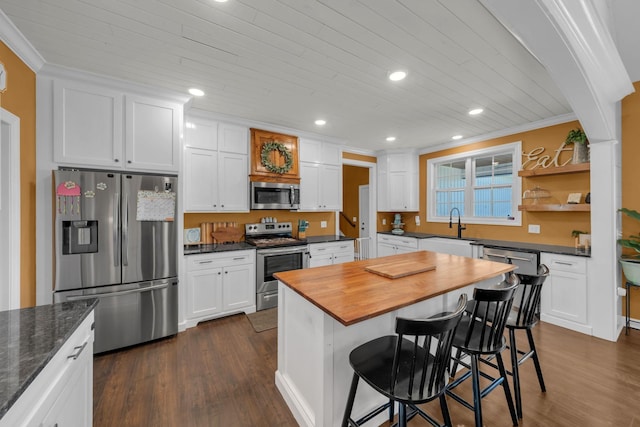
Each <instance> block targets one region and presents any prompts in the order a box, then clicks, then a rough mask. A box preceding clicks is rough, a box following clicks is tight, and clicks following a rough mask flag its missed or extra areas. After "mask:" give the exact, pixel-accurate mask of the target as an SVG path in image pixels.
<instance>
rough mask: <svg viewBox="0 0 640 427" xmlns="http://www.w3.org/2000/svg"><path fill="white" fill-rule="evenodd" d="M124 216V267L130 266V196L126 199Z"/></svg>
mask: <svg viewBox="0 0 640 427" xmlns="http://www.w3.org/2000/svg"><path fill="white" fill-rule="evenodd" d="M122 216H123V218H122V265H129V249H128V248H129V194H127V196H126V197H124V209H123V212H122Z"/></svg>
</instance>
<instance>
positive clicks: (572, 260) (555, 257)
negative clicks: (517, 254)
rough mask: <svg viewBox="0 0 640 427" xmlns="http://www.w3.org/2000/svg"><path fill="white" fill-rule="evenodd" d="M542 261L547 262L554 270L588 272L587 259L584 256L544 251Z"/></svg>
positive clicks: (577, 272) (550, 268)
mask: <svg viewBox="0 0 640 427" xmlns="http://www.w3.org/2000/svg"><path fill="white" fill-rule="evenodd" d="M540 261H541V262H542V263H543V264H546V266H547V267H549V270H551V271H552V272H553V271H566V272H569V273H576V274H586V272H587V259H586V258H582V257H575V256H570V255H559V254H550V253H543V254H542V257H541V260H540Z"/></svg>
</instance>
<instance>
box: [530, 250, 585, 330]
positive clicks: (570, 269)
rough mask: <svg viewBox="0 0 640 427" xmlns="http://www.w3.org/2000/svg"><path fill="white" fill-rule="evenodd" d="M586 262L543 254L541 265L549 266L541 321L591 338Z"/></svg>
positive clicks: (569, 257) (572, 257)
mask: <svg viewBox="0 0 640 427" xmlns="http://www.w3.org/2000/svg"><path fill="white" fill-rule="evenodd" d="M588 261H589V260H588V259H587V258H584V257H576V256H570V255H558V254H550V253H542V254H541V256H540V262H541V263H543V264H545V265H546V266H547V267H549V277H547V280H546V281H545V283H544V285H543V286H542V301H541V304H540V305H541V306H540V314H541V319H542V320H543V321H545V322H549V323H553V324H555V325H558V326H562V327H565V328H568V329H572V330H574V331H578V332H582V333H585V334H589V335H591V332H592V331H591V329H592V328H591V325H590V324H589V312H588V309H587V307H588V305H587V304H588V289H589V286H588V274H587V272H588Z"/></svg>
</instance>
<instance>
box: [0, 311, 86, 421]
mask: <svg viewBox="0 0 640 427" xmlns="http://www.w3.org/2000/svg"><path fill="white" fill-rule="evenodd" d="M93 322H94V314H93V312H91V313H90V314H89V315H88V316H87V318H86V319H84V321H83V322H82V323H81V324H80V326H79V327H78V328H77V329H76V330H75V332H74V333H73V334H72V335H71V337H69V339H68V340H67V342H66V343H64V344H63V346H62V347H61V348H60V350H59V351H58V352H57V353H56V354H55V355H54V356H53V358H52V359H51V360H50V361H49V363H48V364H47V365H46V366H45V367H44V369H43V370H42V371H41V372H40V374H39V375H38V376H37V377H36V378H35V380H34V381H33V382H32V383H31V384H30V385H29V386H28V387H27V389H26V390H25V391H24V393H22V396H20V398H19V399H18V400H17V401H16V402H15V403H14V404H13V405H12V406H11V408H10V409H9V411H8V412H7V413H6V414H5V415H4V417H2V419H0V427H9V426H10V427H20V426H25V427H26V426H42V427H53V426H60V427H62V426H64V427H86V426H90V425H92V424H93V339H94V333H93Z"/></svg>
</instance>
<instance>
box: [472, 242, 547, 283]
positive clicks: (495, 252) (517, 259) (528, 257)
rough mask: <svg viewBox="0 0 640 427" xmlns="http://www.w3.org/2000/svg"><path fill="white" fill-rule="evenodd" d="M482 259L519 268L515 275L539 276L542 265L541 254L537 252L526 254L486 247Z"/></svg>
mask: <svg viewBox="0 0 640 427" xmlns="http://www.w3.org/2000/svg"><path fill="white" fill-rule="evenodd" d="M482 258H483V259H486V260H488V261H496V262H504V263H505V264H513V265H515V266H517V267H518V268H517V269H516V270H515V273H517V274H524V275H528V276H535V275H537V274H538V266H539V265H540V252H536V251H531V252H524V251H516V250H512V249H503V248H492V247H486V246H485V247H484V248H483V250H482Z"/></svg>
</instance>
